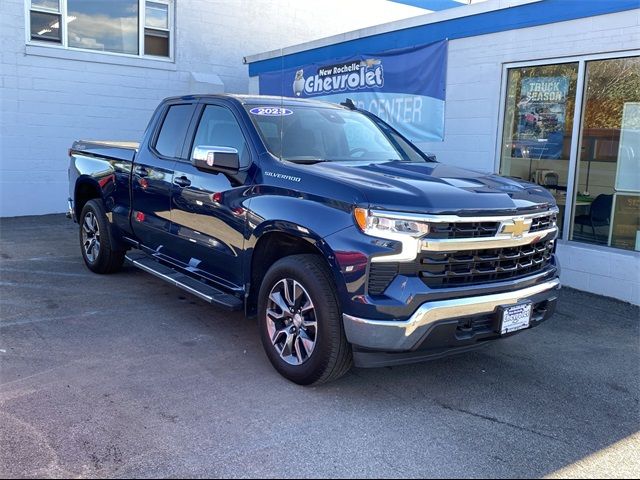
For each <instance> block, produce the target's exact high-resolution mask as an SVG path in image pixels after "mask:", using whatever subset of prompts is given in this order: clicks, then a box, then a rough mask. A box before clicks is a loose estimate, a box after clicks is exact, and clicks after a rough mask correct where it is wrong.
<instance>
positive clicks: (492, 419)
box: [437, 402, 564, 443]
mask: <svg viewBox="0 0 640 480" xmlns="http://www.w3.org/2000/svg"><path fill="white" fill-rule="evenodd" d="M437 405H438V406H440V407H442V408H444V409H445V410H449V411H451V412H458V413H464V414H466V415H471V416H472V417H476V418H480V419H482V420H487V421H488V422H492V423H496V424H498V425H505V426H507V427H511V428H514V429H516V430H520V431H521V432H526V433H532V434H533V435H537V436H539V437H543V438H547V439H549V440H553V441H556V442H559V443H564V442H562V441H561V440H559V439H557V438H556V437H554V436H552V435H548V434H546V433H542V432H538V431H537V430H533V429H531V428H527V427H523V426H521V425H516V424H515V423H511V422H506V421H504V420H500V419H498V418H495V417H491V416H489V415H483V414H482V413H476V412H472V411H470V410H465V409H464V408H456V407H452V406H450V405H446V404H444V403H440V402H438V403H437Z"/></svg>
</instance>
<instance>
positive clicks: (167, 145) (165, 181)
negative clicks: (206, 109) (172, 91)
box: [131, 102, 196, 253]
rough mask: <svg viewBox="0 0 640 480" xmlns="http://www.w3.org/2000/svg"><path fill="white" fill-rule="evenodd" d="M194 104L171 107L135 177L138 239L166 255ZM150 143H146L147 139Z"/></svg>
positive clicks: (133, 217) (140, 156)
mask: <svg viewBox="0 0 640 480" xmlns="http://www.w3.org/2000/svg"><path fill="white" fill-rule="evenodd" d="M195 107H196V106H195V104H194V103H193V102H179V103H167V105H166V106H165V109H164V110H163V111H162V112H161V113H160V115H159V117H158V121H157V122H156V128H155V130H154V131H153V132H150V133H149V135H150V136H149V137H148V141H143V142H142V144H141V147H140V151H139V152H138V154H137V155H136V157H135V160H134V164H133V172H132V175H131V192H132V208H131V224H132V230H133V232H134V234H135V235H136V237H137V239H138V240H139V241H140V242H141V243H142V244H143V245H144V246H145V247H148V248H150V249H153V250H155V251H157V252H158V253H164V251H163V249H166V242H167V239H168V237H169V235H170V231H171V213H170V212H171V185H172V183H171V182H172V179H173V169H174V166H175V164H176V160H177V159H178V157H179V156H180V155H181V153H182V149H183V146H184V140H185V137H186V133H187V130H188V129H189V124H190V122H191V119H192V117H193V113H194V111H195ZM145 140H146V139H145Z"/></svg>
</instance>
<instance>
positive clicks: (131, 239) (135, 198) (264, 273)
mask: <svg viewBox="0 0 640 480" xmlns="http://www.w3.org/2000/svg"><path fill="white" fill-rule="evenodd" d="M69 154H70V157H71V160H70V167H69V182H70V198H69V208H70V212H69V215H70V216H71V217H72V218H73V219H74V220H75V221H76V222H77V223H78V224H79V227H80V228H79V241H80V246H81V252H82V256H83V258H84V262H85V263H86V265H87V267H88V268H89V269H90V270H92V271H93V272H96V273H101V274H106V273H112V272H115V271H117V270H118V269H120V268H121V267H122V265H123V263H124V262H125V261H128V262H129V263H130V264H132V265H134V266H136V267H138V268H140V269H142V270H144V271H146V272H148V273H151V274H153V275H156V276H157V277H159V278H161V279H162V280H164V281H166V282H169V283H171V284H173V285H175V286H177V287H180V288H182V289H184V290H186V291H188V292H190V293H192V294H194V295H197V296H198V297H200V298H201V299H203V300H205V301H207V302H210V303H212V304H215V305H217V306H218V307H221V308H226V309H229V310H244V312H245V314H246V315H247V316H248V317H257V322H258V326H259V331H260V336H261V339H262V343H263V345H264V348H265V351H266V354H267V357H268V358H269V360H270V361H271V363H272V364H273V366H274V367H275V368H276V369H277V370H278V372H280V373H281V374H282V375H283V376H284V377H286V378H288V379H289V380H291V381H293V382H296V383H298V384H301V385H311V384H318V383H322V382H327V381H331V380H335V379H337V378H339V377H340V376H342V375H344V374H345V373H346V372H347V371H348V370H349V369H350V368H351V366H352V365H353V364H355V365H356V366H360V367H378V366H389V365H399V364H403V363H410V362H416V361H421V360H426V359H430V358H437V357H442V356H445V355H449V354H452V353H460V352H465V351H468V350H470V349H473V348H476V347H478V346H480V345H484V344H486V343H487V341H488V340H493V339H498V338H501V337H505V336H509V335H512V334H514V333H516V332H520V331H523V330H525V329H528V328H531V327H534V326H537V325H538V324H540V323H541V322H544V321H545V320H547V319H548V318H549V317H550V316H551V315H552V313H553V311H554V308H555V304H556V300H557V296H558V289H559V288H560V284H559V280H558V276H559V265H558V262H557V259H556V257H555V254H554V252H555V239H556V237H557V227H556V214H557V212H558V210H557V207H556V206H555V203H554V199H553V196H551V195H550V194H549V193H548V192H547V191H545V190H544V189H543V188H541V187H539V186H537V185H534V184H531V183H526V182H521V181H517V180H513V179H509V178H503V177H500V176H497V175H492V174H489V173H480V172H476V171H472V170H463V169H460V168H456V167H453V166H451V165H445V164H442V163H438V162H437V161H436V160H435V159H434V158H433V157H431V156H429V155H426V154H424V153H423V152H421V151H420V150H419V149H418V148H416V147H415V146H414V145H412V144H411V143H410V142H409V141H408V140H407V139H406V138H405V137H403V136H402V135H401V134H400V133H399V132H398V131H396V130H395V129H394V128H392V127H391V126H390V125H388V124H386V123H385V122H383V121H382V120H381V119H379V118H378V117H376V116H375V115H372V114H371V113H368V112H366V111H360V110H358V109H356V108H355V106H354V105H353V103H352V102H349V101H347V102H345V103H344V104H343V105H334V104H327V103H321V102H315V101H309V100H300V99H289V98H287V99H284V98H275V97H261V96H235V95H201V96H200V95H199V96H184V97H179V98H169V99H166V100H164V101H163V102H162V103H161V104H160V106H159V107H158V108H157V110H156V111H155V113H154V114H153V117H152V118H151V120H150V122H149V125H148V127H147V129H146V131H145V133H144V136H143V138H142V142H141V143H139V144H138V143H123V142H96V141H77V142H75V143H74V144H73V147H72V148H71V149H70V151H69Z"/></svg>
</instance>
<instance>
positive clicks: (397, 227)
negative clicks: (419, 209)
mask: <svg viewBox="0 0 640 480" xmlns="http://www.w3.org/2000/svg"><path fill="white" fill-rule="evenodd" d="M353 216H354V218H355V221H356V224H357V225H358V227H360V230H362V231H363V232H364V233H366V234H367V235H372V236H374V237H382V238H398V236H399V235H402V236H405V235H406V236H410V237H415V238H418V237H422V236H423V235H426V234H427V233H429V224H428V223H426V222H417V221H415V220H405V219H402V218H393V216H385V215H384V214H382V213H373V212H370V211H369V210H367V209H366V208H356V209H354V211H353Z"/></svg>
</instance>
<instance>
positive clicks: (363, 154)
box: [246, 105, 428, 163]
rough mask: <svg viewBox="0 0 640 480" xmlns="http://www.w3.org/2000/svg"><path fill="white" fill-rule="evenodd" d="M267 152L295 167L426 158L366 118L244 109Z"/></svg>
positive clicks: (295, 109) (330, 111)
mask: <svg viewBox="0 0 640 480" xmlns="http://www.w3.org/2000/svg"><path fill="white" fill-rule="evenodd" d="M246 109H247V112H248V113H249V116H250V117H251V119H252V120H253V122H254V123H255V125H256V126H257V128H258V131H259V132H260V135H261V136H262V139H263V141H264V143H265V145H266V146H267V148H268V149H269V151H270V152H271V153H272V154H273V155H275V156H276V157H278V158H280V159H282V160H288V161H292V162H300V163H314V162H337V161H381V162H388V161H396V160H397V161H409V162H425V161H427V160H428V159H426V158H425V157H424V156H423V155H422V154H421V153H419V152H418V151H417V150H416V149H415V148H414V147H413V146H411V145H410V144H408V143H407V142H406V141H404V140H403V139H402V138H401V137H399V136H398V135H397V134H395V133H394V132H393V131H391V130H389V129H388V128H385V129H384V130H383V129H382V128H381V127H379V126H378V125H377V124H376V122H374V121H373V120H372V119H370V118H369V117H367V116H366V115H364V114H362V113H359V112H355V111H350V110H342V109H337V108H331V107H316V106H291V105H287V106H285V107H283V108H281V107H271V106H264V107H259V106H255V105H249V106H246Z"/></svg>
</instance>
